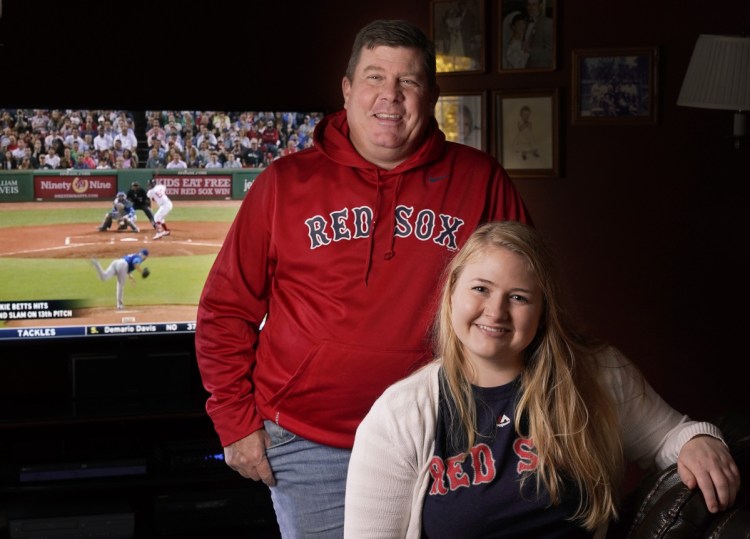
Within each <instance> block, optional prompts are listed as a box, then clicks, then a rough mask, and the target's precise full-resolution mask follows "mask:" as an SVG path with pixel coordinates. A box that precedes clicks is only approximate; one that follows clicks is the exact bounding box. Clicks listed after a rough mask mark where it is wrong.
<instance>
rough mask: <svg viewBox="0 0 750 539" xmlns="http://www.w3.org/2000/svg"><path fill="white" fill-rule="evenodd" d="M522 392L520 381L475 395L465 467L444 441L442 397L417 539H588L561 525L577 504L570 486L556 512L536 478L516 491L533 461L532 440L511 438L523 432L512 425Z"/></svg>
mask: <svg viewBox="0 0 750 539" xmlns="http://www.w3.org/2000/svg"><path fill="white" fill-rule="evenodd" d="M441 376H442V371H441ZM520 385H521V384H520V378H518V379H516V380H515V381H513V382H511V383H509V384H506V385H504V386H500V387H493V388H480V387H474V388H473V391H474V397H475V400H476V404H477V419H478V425H479V432H480V433H481V434H480V435H478V436H477V438H476V440H475V443H474V446H473V447H472V448H471V451H470V452H469V455H468V456H467V457H466V458H465V459H463V460H461V450H460V449H459V448H460V447H462V445H461V442H460V441H458V442H455V441H454V440H451V439H450V437H449V432H450V421H451V416H452V414H451V407H452V405H451V404H450V403H449V402H447V400H446V399H445V396H444V395H443V392H442V391H441V395H440V407H439V412H438V427H437V435H436V439H435V454H434V455H433V457H432V461H431V463H430V474H431V479H430V484H429V488H428V491H427V496H426V497H425V502H424V508H423V512H422V537H425V538H429V539H441V538H446V539H447V538H451V539H455V538H457V537H460V538H462V539H468V538H474V537H483V538H519V539H521V538H523V539H529V538H540V539H541V538H544V539H552V538H555V539H558V538H565V539H572V538H576V539H578V538H588V537H592V534H590V533H588V532H586V530H584V529H582V528H580V527H579V526H576V525H575V524H573V523H572V522H571V521H570V520H567V518H568V517H569V516H570V515H572V514H573V513H574V512H575V510H576V508H577V505H578V499H579V493H578V490H577V489H576V488H575V486H571V485H569V484H568V485H566V487H565V488H566V490H565V493H566V495H565V496H564V501H563V503H562V504H560V505H558V506H552V505H550V503H549V495H548V493H547V491H546V490H543V491H542V492H541V493H539V494H537V492H536V480H535V477H530V478H529V479H527V481H526V483H525V484H524V489H523V493H522V492H521V486H520V479H521V477H522V474H524V473H528V472H531V471H533V470H534V469H535V468H536V463H537V460H536V453H535V450H534V446H533V445H532V443H531V441H530V440H529V439H526V438H524V437H523V436H520V435H519V434H518V433H517V432H524V431H525V430H526V429H525V428H522V429H516V425H515V420H514V415H515V409H516V402H517V399H518V393H519V390H520Z"/></svg>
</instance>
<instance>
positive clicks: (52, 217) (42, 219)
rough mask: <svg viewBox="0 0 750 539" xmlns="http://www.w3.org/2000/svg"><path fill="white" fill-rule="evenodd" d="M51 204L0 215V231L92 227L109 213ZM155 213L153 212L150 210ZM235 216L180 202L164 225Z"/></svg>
mask: <svg viewBox="0 0 750 539" xmlns="http://www.w3.org/2000/svg"><path fill="white" fill-rule="evenodd" d="M54 206H55V205H54V203H50V204H49V208H43V209H33V210H28V211H27V210H24V211H4V212H0V228H7V227H14V226H45V225H54V224H71V223H92V224H95V225H97V226H98V225H99V224H100V223H101V221H102V219H104V216H105V215H106V213H107V212H108V211H109V210H110V209H111V206H108V205H107V204H106V203H103V204H102V207H101V208H92V207H88V206H87V207H85V208H75V209H62V208H55V207H54ZM152 212H153V213H156V208H152ZM236 214H237V207H233V206H227V207H225V206H208V205H207V206H183V207H180V201H179V200H178V201H176V202H174V208H173V209H172V211H171V212H170V213H169V215H168V217H167V222H170V223H171V222H176V221H177V222H179V221H204V222H231V221H232V219H234V216H235V215H236ZM136 217H137V220H136V222H138V221H140V222H144V221H145V222H146V223H148V220H147V219H146V216H145V215H144V214H143V212H142V211H141V210H137V211H136Z"/></svg>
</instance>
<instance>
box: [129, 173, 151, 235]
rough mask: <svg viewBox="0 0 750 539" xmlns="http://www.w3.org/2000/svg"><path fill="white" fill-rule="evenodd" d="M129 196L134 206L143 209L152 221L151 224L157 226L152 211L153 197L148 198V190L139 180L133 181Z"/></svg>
mask: <svg viewBox="0 0 750 539" xmlns="http://www.w3.org/2000/svg"><path fill="white" fill-rule="evenodd" d="M127 197H128V200H129V201H130V202H132V203H133V208H134V209H136V210H141V211H143V213H144V214H146V217H147V218H148V220H149V222H150V223H151V226H152V227H154V228H156V223H155V222H154V214H153V213H151V199H149V198H148V195H147V194H146V190H145V189H144V188H143V187H141V186H140V184H139V183H138V182H133V183H131V184H130V190H129V191H128V192H127Z"/></svg>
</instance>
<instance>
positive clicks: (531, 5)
mask: <svg viewBox="0 0 750 539" xmlns="http://www.w3.org/2000/svg"><path fill="white" fill-rule="evenodd" d="M526 11H527V12H528V14H529V15H530V16H531V17H534V18H536V17H538V16H539V12H540V11H541V10H540V6H539V0H527V1H526Z"/></svg>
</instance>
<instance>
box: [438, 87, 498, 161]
mask: <svg viewBox="0 0 750 539" xmlns="http://www.w3.org/2000/svg"><path fill="white" fill-rule="evenodd" d="M484 110H485V106H484V93H483V92H482V93H445V94H440V97H439V98H438V102H437V104H436V105H435V118H436V119H437V121H438V125H439V126H440V129H441V130H442V131H443V133H445V137H446V138H447V139H448V140H451V141H453V142H459V143H461V144H466V145H467V146H471V147H473V148H476V149H477V150H486V145H485V138H486V137H485V133H486V130H485V126H484V124H485V121H484Z"/></svg>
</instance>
